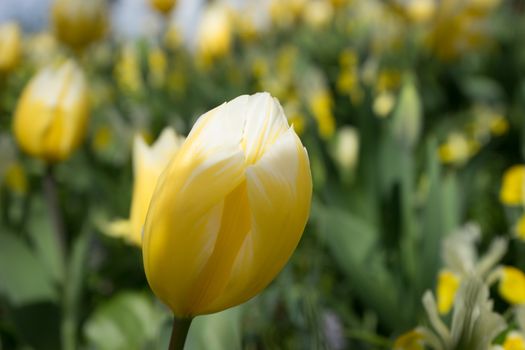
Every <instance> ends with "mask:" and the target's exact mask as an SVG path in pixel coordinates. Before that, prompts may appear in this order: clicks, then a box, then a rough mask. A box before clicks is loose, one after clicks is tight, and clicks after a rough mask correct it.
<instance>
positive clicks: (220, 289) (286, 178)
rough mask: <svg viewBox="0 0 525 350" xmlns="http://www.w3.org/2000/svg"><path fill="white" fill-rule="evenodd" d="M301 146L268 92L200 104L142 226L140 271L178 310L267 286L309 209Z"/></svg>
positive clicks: (213, 306)
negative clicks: (207, 107) (203, 109)
mask: <svg viewBox="0 0 525 350" xmlns="http://www.w3.org/2000/svg"><path fill="white" fill-rule="evenodd" d="M311 193H312V180H311V175H310V168H309V161H308V156H307V153H306V150H305V149H304V147H303V146H302V144H301V141H300V140H299V138H298V137H297V135H296V134H295V132H294V130H293V128H290V127H289V126H288V122H287V120H286V117H285V115H284V113H283V110H282V108H281V106H280V104H279V102H278V101H277V100H276V99H274V98H272V97H271V96H270V95H269V94H268V93H259V94H255V95H252V96H246V95H245V96H240V97H238V98H236V99H234V100H232V101H230V102H228V103H225V104H223V105H221V106H219V107H217V108H215V109H213V110H211V111H209V112H208V113H206V114H204V115H203V116H201V117H200V118H199V120H198V121H197V122H196V124H195V125H194V127H193V129H192V131H191V133H190V134H189V136H188V138H187V140H186V142H185V143H184V144H183V145H182V147H181V149H180V150H179V152H178V153H177V154H176V155H175V157H174V158H173V159H172V161H171V162H170V164H169V165H168V167H167V169H166V170H165V172H164V173H163V174H162V175H161V177H160V179H159V181H158V183H157V187H156V189H155V193H154V195H153V199H152V201H151V204H150V208H149V212H148V216H147V219H146V224H145V227H144V241H143V248H142V249H143V255H144V267H145V271H146V276H147V278H148V281H149V283H150V286H151V288H152V289H153V291H154V292H155V294H156V295H157V296H158V297H159V298H160V299H162V300H163V301H164V302H165V303H166V304H168V305H169V306H170V308H171V309H172V311H173V312H174V314H175V315H177V316H180V317H188V316H195V315H199V314H207V313H212V312H216V311H220V310H223V309H226V308H229V307H232V306H234V305H237V304H240V303H242V302H244V301H246V300H248V299H250V298H252V297H253V296H254V295H256V294H257V293H258V292H260V291H261V290H262V289H263V288H265V287H266V286H267V285H268V284H269V283H270V282H271V281H272V280H273V278H274V277H275V276H276V274H277V273H278V272H279V271H280V270H281V269H282V267H283V266H284V265H285V263H286V262H287V260H288V259H289V257H290V256H291V254H292V252H293V251H294V249H295V247H296V246H297V244H298V242H299V239H300V238H301V235H302V232H303V229H304V227H305V224H306V221H307V219H308V215H309V210H310V201H311Z"/></svg>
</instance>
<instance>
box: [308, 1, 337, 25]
mask: <svg viewBox="0 0 525 350" xmlns="http://www.w3.org/2000/svg"><path fill="white" fill-rule="evenodd" d="M333 16H334V8H333V6H332V4H331V3H330V2H328V1H326V0H309V1H308V2H307V3H306V6H305V7H304V13H303V18H304V20H305V22H306V24H308V25H309V26H311V27H313V28H323V27H325V26H327V25H328V24H329V23H331V21H332V18H333Z"/></svg>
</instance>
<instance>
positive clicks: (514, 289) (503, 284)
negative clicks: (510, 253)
mask: <svg viewBox="0 0 525 350" xmlns="http://www.w3.org/2000/svg"><path fill="white" fill-rule="evenodd" d="M499 293H500V295H501V297H502V298H503V299H505V300H506V301H508V302H509V303H511V304H525V274H524V273H523V272H521V270H519V269H517V268H515V267H512V266H505V267H503V268H502V269H501V279H500V283H499Z"/></svg>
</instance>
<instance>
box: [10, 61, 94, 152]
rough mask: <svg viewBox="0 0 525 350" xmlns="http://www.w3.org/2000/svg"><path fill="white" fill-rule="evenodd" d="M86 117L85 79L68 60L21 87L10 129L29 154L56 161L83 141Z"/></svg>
mask: <svg viewBox="0 0 525 350" xmlns="http://www.w3.org/2000/svg"><path fill="white" fill-rule="evenodd" d="M88 118H89V102H88V90H87V84H86V79H85V78H84V74H83V72H82V70H81V69H80V68H79V67H78V66H77V65H76V64H75V63H74V62H73V61H67V62H65V63H63V64H61V65H60V66H58V67H47V68H44V69H42V70H41V71H40V72H39V73H38V74H37V75H36V76H35V77H33V78H32V79H31V80H30V81H29V83H28V85H27V86H26V87H25V88H24V90H23V92H22V96H21V97H20V99H19V101H18V105H17V107H16V111H15V116H14V121H13V131H14V135H15V137H16V140H17V142H18V144H19V145H20V147H21V148H22V149H23V150H24V151H25V152H27V153H28V154H30V155H32V156H35V157H38V158H41V159H44V160H46V161H48V162H55V161H60V160H64V159H65V158H67V157H68V156H69V155H70V154H71V153H72V152H73V150H75V148H76V147H77V146H79V145H80V143H81V142H82V141H83V139H84V136H85V133H86V128H87V125H86V124H87V122H88Z"/></svg>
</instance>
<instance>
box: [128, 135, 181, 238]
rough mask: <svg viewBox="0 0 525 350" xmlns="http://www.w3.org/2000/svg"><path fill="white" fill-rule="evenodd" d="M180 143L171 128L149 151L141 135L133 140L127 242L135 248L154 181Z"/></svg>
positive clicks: (179, 139)
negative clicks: (129, 228) (129, 224)
mask: <svg viewBox="0 0 525 350" xmlns="http://www.w3.org/2000/svg"><path fill="white" fill-rule="evenodd" d="M183 142H184V138H183V137H181V136H178V135H177V134H176V133H175V131H174V130H173V129H171V128H166V129H164V131H163V132H162V133H161V134H160V136H159V138H158V139H157V141H156V142H155V143H154V144H153V145H152V146H151V147H148V145H147V144H146V142H145V141H144V138H143V137H142V136H141V135H137V136H136V137H135V141H134V144H133V176H134V183H133V198H132V201H131V212H130V221H131V232H130V233H131V235H130V236H129V239H130V241H131V242H133V243H135V244H137V245H141V242H142V227H143V226H144V221H145V220H146V214H147V212H148V207H149V203H150V201H151V196H152V195H153V191H154V190H155V185H156V184H157V180H158V178H159V176H160V174H161V173H162V171H163V170H164V169H165V168H166V166H167V165H168V162H169V161H170V159H171V158H172V157H173V156H174V155H175V153H176V152H177V151H178V149H179V148H180V146H181V144H182V143H183Z"/></svg>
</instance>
